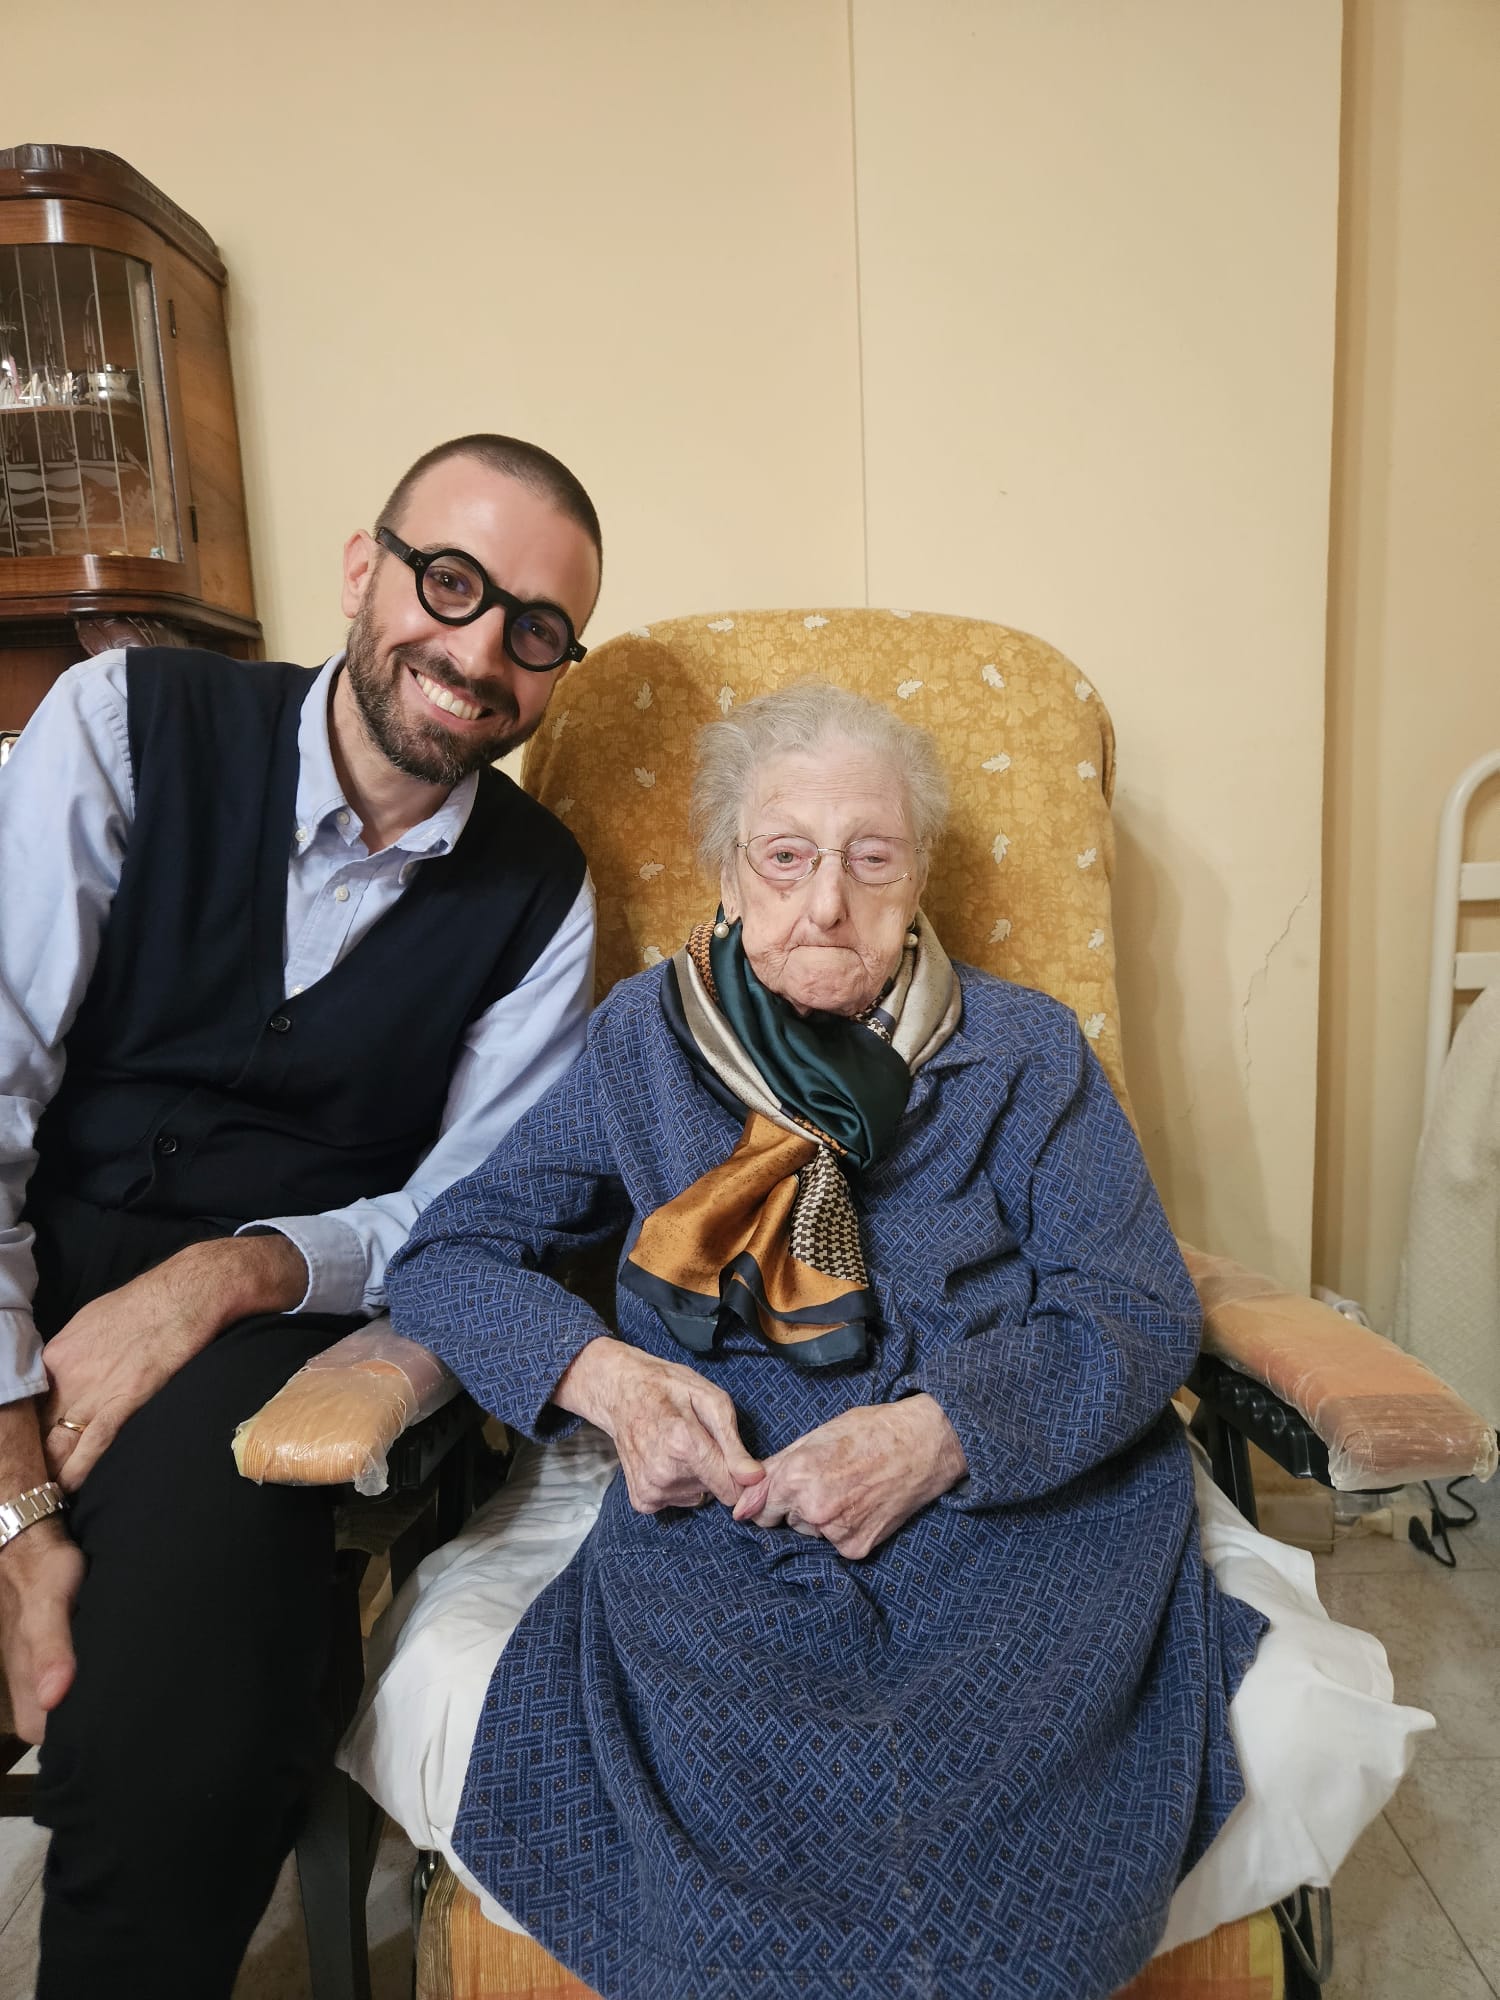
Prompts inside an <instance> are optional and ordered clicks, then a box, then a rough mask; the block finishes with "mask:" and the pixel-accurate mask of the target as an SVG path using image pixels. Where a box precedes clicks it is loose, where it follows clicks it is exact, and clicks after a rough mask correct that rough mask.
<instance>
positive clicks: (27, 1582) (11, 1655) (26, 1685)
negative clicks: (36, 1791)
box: [0, 1518, 83, 1743]
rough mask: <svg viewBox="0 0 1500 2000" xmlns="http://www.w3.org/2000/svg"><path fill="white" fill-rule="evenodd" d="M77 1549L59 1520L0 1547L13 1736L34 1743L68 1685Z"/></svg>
mask: <svg viewBox="0 0 1500 2000" xmlns="http://www.w3.org/2000/svg"><path fill="white" fill-rule="evenodd" d="M82 1581H83V1555H82V1552H81V1551H80V1550H79V1549H78V1548H77V1547H76V1546H75V1545H74V1544H73V1543H72V1542H71V1541H69V1539H68V1535H67V1531H66V1529H65V1528H64V1527H63V1524H62V1522H61V1520H58V1519H55V1518H54V1519H53V1520H50V1521H38V1522H37V1524H36V1526H35V1527H33V1528H27V1529H26V1530H25V1532H24V1533H22V1534H19V1535H17V1536H16V1538H15V1540H14V1541H13V1542H7V1543H6V1545H5V1547H4V1548H3V1549H0V1652H3V1653H4V1657H5V1679H6V1685H7V1686H8V1687H9V1689H10V1705H11V1712H12V1714H13V1716H14V1718H15V1725H16V1734H17V1735H18V1736H21V1737H24V1738H25V1740H26V1741H27V1742H28V1743H40V1742H41V1740H42V1734H43V1731H44V1730H45V1728H46V1724H47V1717H48V1715H49V1713H50V1712H51V1711H52V1710H53V1709H54V1708H56V1706H57V1704H58V1703H59V1702H60V1701H61V1700H62V1698H63V1696H64V1695H65V1694H66V1693H67V1691H68V1689H69V1688H70V1687H71V1686H72V1685H73V1640H72V1636H71V1633H70V1631H69V1625H70V1621H71V1619H72V1616H73V1600H74V1599H75V1598H76V1597H77V1595H78V1586H79V1584H80V1583H82Z"/></svg>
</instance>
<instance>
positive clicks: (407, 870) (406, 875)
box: [398, 861, 417, 882]
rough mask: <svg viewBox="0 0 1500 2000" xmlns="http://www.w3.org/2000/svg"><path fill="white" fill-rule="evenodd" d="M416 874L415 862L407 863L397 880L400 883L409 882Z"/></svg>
mask: <svg viewBox="0 0 1500 2000" xmlns="http://www.w3.org/2000/svg"><path fill="white" fill-rule="evenodd" d="M416 872H417V864H416V862H415V861H408V862H407V863H406V864H405V866H404V867H403V868H402V870H401V874H400V876H399V878H398V879H399V880H400V881H402V882H409V881H410V880H411V878H412V876H413V875H415V874H416Z"/></svg>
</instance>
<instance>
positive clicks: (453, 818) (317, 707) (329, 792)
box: [297, 652, 479, 855]
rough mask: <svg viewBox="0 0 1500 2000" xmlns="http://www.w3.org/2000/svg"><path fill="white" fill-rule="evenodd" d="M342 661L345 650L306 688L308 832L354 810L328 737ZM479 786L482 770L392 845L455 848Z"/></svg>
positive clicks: (303, 820)
mask: <svg viewBox="0 0 1500 2000" xmlns="http://www.w3.org/2000/svg"><path fill="white" fill-rule="evenodd" d="M343 664H344V655H343V653H342V652H338V653H335V654H334V655H333V656H332V658H331V659H328V660H325V661H324V663H323V666H322V669H321V670H320V672H319V674H318V677H317V679H316V680H315V681H314V682H313V684H312V686H311V687H310V688H309V689H308V691H307V698H306V700H305V701H304V702H303V704H302V718H301V721H300V722H299V723H298V725H297V754H298V757H299V759H300V769H299V771H298V775H297V824H298V826H305V827H306V828H307V829H308V831H309V833H311V832H313V831H314V830H315V829H316V828H318V827H320V826H322V825H323V823H324V822H325V821H326V820H327V819H329V818H330V817H331V816H333V815H334V814H336V813H339V812H343V811H351V812H352V811H353V808H352V807H351V806H350V805H349V801H348V800H347V799H346V798H345V797H344V789H343V786H342V785H341V784H340V783H339V777H338V772H337V770H336V769H335V768H334V762H333V746H332V745H331V744H330V742H329V740H328V704H329V702H330V701H331V700H332V699H333V684H334V682H335V681H336V680H337V678H338V675H339V669H340V668H341V667H342V666H343ZM478 790H479V773H478V772H477V771H471V772H470V773H469V775H468V777H466V778H463V779H460V781H459V782H458V784H456V785H455V786H454V787H453V790H452V791H451V792H449V794H448V796H447V798H445V799H444V800H443V803H442V804H441V805H440V806H439V807H438V809H437V811H436V812H435V813H432V814H430V815H429V816H428V818H426V819H424V820H420V821H419V822H418V823H417V825H416V826H414V827H412V828H411V829H410V830H409V831H408V832H406V833H404V834H403V835H402V836H401V838H400V839H399V840H398V841H396V842H395V843H394V845H395V846H396V847H398V848H400V849H401V850H402V851H403V852H404V853H407V854H426V855H436V854H447V853H449V852H451V851H452V849H453V848H454V847H456V846H457V844H458V837H459V835H460V834H461V833H462V832H463V830H464V828H465V827H466V826H467V825H468V821H469V814H470V813H471V812H472V811H473V810H474V797H475V794H476V793H477V792H478Z"/></svg>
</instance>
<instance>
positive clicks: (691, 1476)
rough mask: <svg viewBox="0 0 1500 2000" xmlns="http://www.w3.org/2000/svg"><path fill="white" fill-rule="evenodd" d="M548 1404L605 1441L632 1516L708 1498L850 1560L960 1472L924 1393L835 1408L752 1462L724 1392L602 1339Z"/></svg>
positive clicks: (739, 1516)
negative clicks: (816, 1539)
mask: <svg viewBox="0 0 1500 2000" xmlns="http://www.w3.org/2000/svg"><path fill="white" fill-rule="evenodd" d="M552 1400H553V1402H554V1403H556V1404H557V1405H558V1407H559V1408H561V1409H564V1410H568V1411H570V1412H572V1413H573V1414H574V1415H576V1416H580V1417H583V1418H584V1419H585V1420H586V1421H587V1422H589V1423H592V1424H595V1425H597V1427H598V1428H599V1429H600V1430H602V1431H604V1432H605V1433H606V1434H607V1435H608V1436H609V1437H610V1438H612V1439H613V1441H614V1445H615V1449H616V1451H617V1452H618V1453H619V1455H620V1467H621V1470H622V1471H623V1473H624V1475H625V1484H626V1490H627V1491H628V1493H629V1495H630V1504H631V1505H632V1506H633V1507H634V1508H635V1510H636V1512H637V1513H640V1514H655V1513H659V1512H660V1511H661V1510H662V1509H664V1508H668V1507H697V1506H700V1505H701V1504H702V1503H703V1502H704V1501H706V1500H709V1499H713V1500H717V1501H719V1502H721V1503H722V1505H724V1506H726V1507H728V1508H730V1509H731V1510H732V1511H733V1513H734V1517H735V1519H736V1520H737V1521H753V1522H755V1523H756V1524H757V1525H758V1526H760V1527H763V1528H778V1527H787V1528H791V1529H792V1530H794V1531H795V1532H796V1533H798V1534H801V1535H812V1536H821V1537H822V1539H823V1540H825V1541H827V1542H830V1543H832V1545H833V1547H834V1548H836V1549H837V1550H838V1552H839V1554H840V1555H842V1556H847V1557H849V1558H851V1559H852V1560H858V1559H859V1558H860V1557H862V1556H867V1555H869V1554H871V1552H872V1551H873V1550H875V1549H877V1548H878V1547H879V1546H880V1544H881V1543H882V1542H884V1541H885V1540H887V1539H888V1537H889V1536H891V1535H893V1534H894V1533H895V1531H896V1530H897V1528H899V1527H900V1526H901V1525H902V1523H903V1522H905V1521H908V1520H910V1518H911V1516H912V1515H913V1514H915V1513H917V1512H918V1511H919V1510H920V1509H921V1508H923V1507H925V1506H927V1505H928V1504H929V1502H931V1501H933V1500H935V1499H937V1498H938V1496H939V1495H940V1494H943V1493H946V1492H947V1491H948V1490H949V1489H950V1488H951V1487H953V1486H955V1485H957V1484H958V1482H959V1481H960V1480H961V1479H963V1478H964V1477H965V1475H966V1473H967V1471H968V1466H967V1463H966V1461H965V1458H964V1453H963V1448H962V1446H961V1445H960V1443H959V1441H958V1437H957V1435H956V1434H955V1432H954V1429H953V1426H952V1425H951V1424H950V1423H949V1421H948V1419H947V1417H946V1416H945V1415H944V1414H943V1411H942V1409H941V1407H940V1406H939V1405H938V1404H937V1403H936V1402H935V1401H934V1400H933V1398H932V1397H931V1396H926V1395H918V1396H908V1397H905V1398H904V1399H903V1400H902V1401H900V1402H896V1403H886V1404H875V1405H871V1406H865V1407H860V1408H858V1409H852V1410H845V1411H844V1412H843V1413H842V1414H841V1415H839V1416H837V1417H834V1418H833V1419H832V1420H831V1421H830V1422H829V1423H826V1424H820V1425H819V1426H818V1428H817V1429H816V1430H813V1431H809V1432H808V1433H807V1434H806V1436H804V1437H800V1438H798V1439H796V1440H795V1442H794V1443H792V1444H789V1445H787V1446H786V1447H785V1449H784V1450H782V1451H778V1452H774V1453H772V1454H771V1455H770V1456H769V1457H767V1458H766V1459H764V1460H758V1459H755V1458H753V1457H752V1456H751V1455H750V1453H749V1452H748V1451H747V1450H746V1449H745V1446H744V1443H743V1441H742V1439H741V1437H740V1434H739V1426H738V1423H737V1421H736V1418H735V1409H734V1404H733V1403H732V1402H731V1401H730V1399H729V1397H728V1396H726V1395H725V1394H724V1392H723V1390H722V1389H718V1388H716V1387H715V1386H714V1385H713V1383H711V1382H708V1381H706V1380H705V1379H704V1377H703V1376H702V1375H700V1374H699V1373H698V1372H697V1370H696V1369H693V1368H690V1367H685V1366H683V1365H681V1364H680V1363H678V1362H673V1361H661V1360H658V1359H657V1358H656V1356H655V1355H651V1354H644V1353H642V1352H641V1350H640V1349H639V1348H635V1347H631V1346H630V1345H629V1344H628V1343H627V1342H625V1341H621V1340H615V1339H614V1338H613V1337H611V1336H600V1337H599V1338H598V1339H596V1340H591V1341H590V1342H589V1343H588V1345H587V1346H586V1347H584V1348H583V1349H582V1350H581V1352H580V1353H579V1354H578V1356H577V1357H576V1359H575V1360H574V1361H573V1363H572V1365H571V1367H570V1368H569V1369H568V1370H567V1372H566V1373H565V1374H564V1375H563V1377H562V1380H561V1381H560V1382H559V1383H558V1385H557V1388H556V1389H555V1390H554V1392H553V1397H552Z"/></svg>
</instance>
